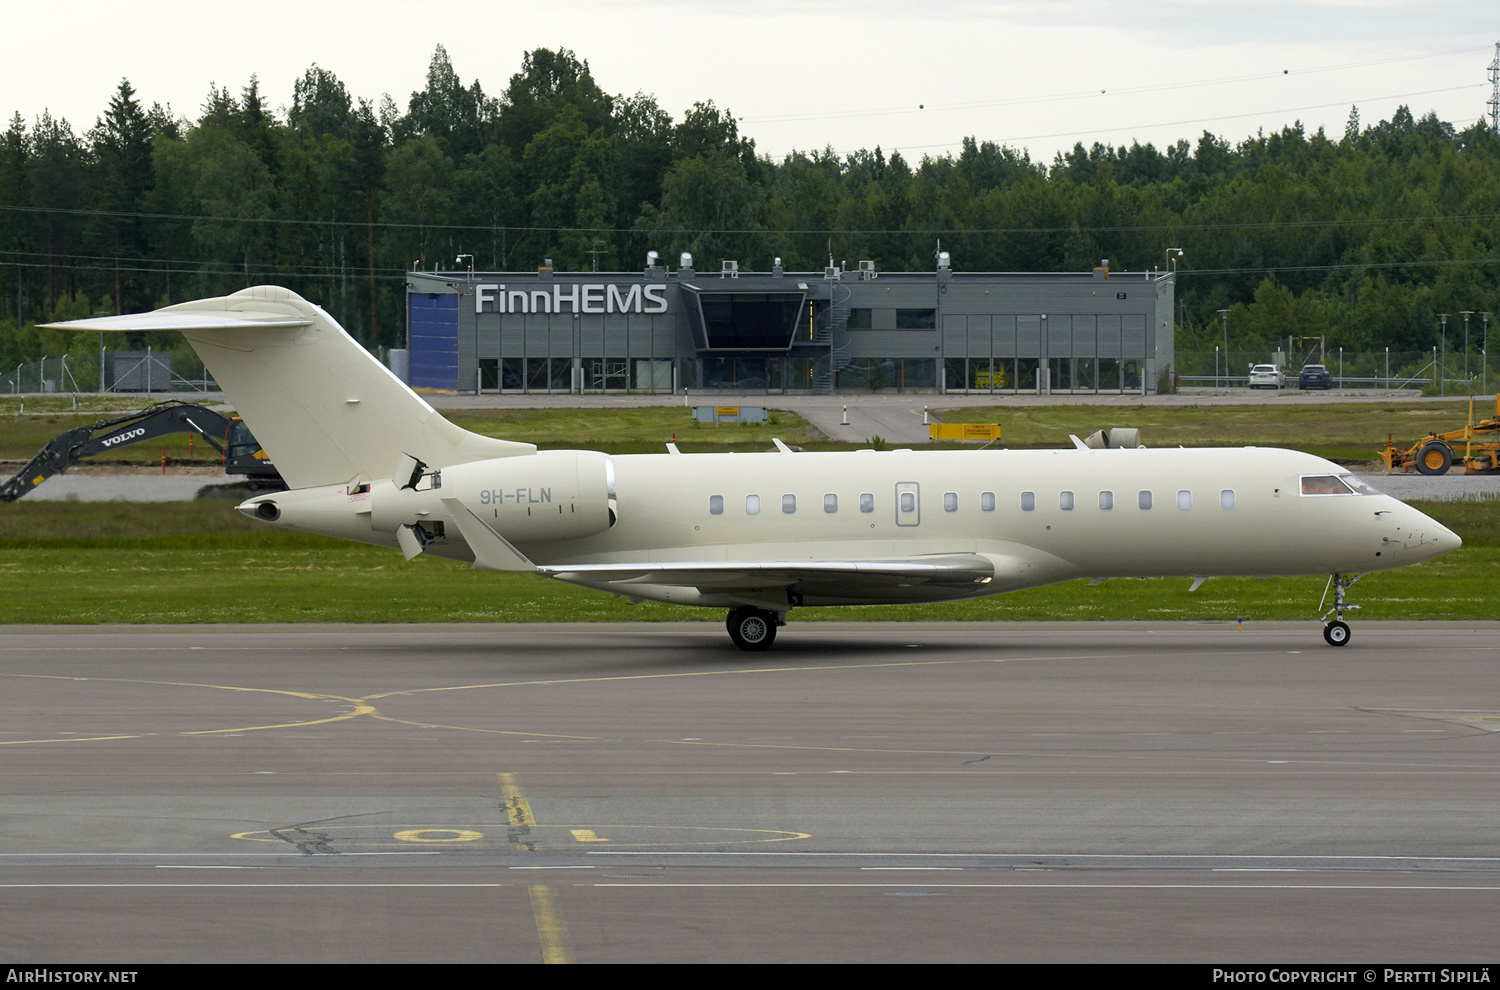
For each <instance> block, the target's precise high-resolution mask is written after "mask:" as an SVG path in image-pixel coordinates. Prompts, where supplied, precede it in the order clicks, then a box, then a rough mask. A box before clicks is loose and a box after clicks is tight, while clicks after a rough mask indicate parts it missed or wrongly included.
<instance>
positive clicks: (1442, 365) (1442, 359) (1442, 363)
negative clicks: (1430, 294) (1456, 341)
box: [1438, 313, 1448, 395]
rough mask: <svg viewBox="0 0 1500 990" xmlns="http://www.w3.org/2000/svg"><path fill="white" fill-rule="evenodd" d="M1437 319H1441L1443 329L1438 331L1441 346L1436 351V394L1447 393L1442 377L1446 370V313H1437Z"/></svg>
mask: <svg viewBox="0 0 1500 990" xmlns="http://www.w3.org/2000/svg"><path fill="white" fill-rule="evenodd" d="M1438 319H1440V320H1442V321H1443V329H1442V330H1441V331H1440V332H1441V333H1442V342H1443V348H1442V350H1441V351H1439V352H1438V353H1439V355H1440V356H1439V358H1438V395H1447V394H1448V393H1447V392H1446V391H1444V389H1445V388H1446V387H1447V383H1446V382H1444V381H1443V378H1444V374H1445V373H1446V372H1447V370H1448V314H1447V313H1439V314H1438Z"/></svg>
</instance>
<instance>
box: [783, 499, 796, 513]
mask: <svg viewBox="0 0 1500 990" xmlns="http://www.w3.org/2000/svg"><path fill="white" fill-rule="evenodd" d="M781 511H782V514H784V515H788V516H789V515H791V514H792V513H794V512H796V511H797V496H795V495H783V496H781Z"/></svg>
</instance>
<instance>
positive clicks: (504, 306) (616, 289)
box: [474, 282, 667, 313]
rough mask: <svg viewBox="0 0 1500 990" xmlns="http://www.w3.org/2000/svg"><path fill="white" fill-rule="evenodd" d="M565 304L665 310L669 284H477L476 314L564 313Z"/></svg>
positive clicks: (580, 308) (577, 308)
mask: <svg viewBox="0 0 1500 990" xmlns="http://www.w3.org/2000/svg"><path fill="white" fill-rule="evenodd" d="M564 305H567V306H570V307H572V311H573V312H574V313H665V312H666V311H667V287H666V286H665V285H632V286H629V287H627V288H622V287H620V286H618V285H613V284H603V283H582V284H574V285H566V286H565V285H554V286H552V288H550V289H508V288H506V287H505V286H504V285H500V284H498V283H493V282H491V283H484V284H481V285H476V286H474V312H475V313H561V312H563V306H564Z"/></svg>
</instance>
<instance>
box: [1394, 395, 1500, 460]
mask: <svg viewBox="0 0 1500 990" xmlns="http://www.w3.org/2000/svg"><path fill="white" fill-rule="evenodd" d="M1380 457H1381V459H1382V460H1384V461H1385V473H1386V474H1390V473H1391V472H1392V471H1395V470H1396V469H1397V468H1400V469H1401V470H1403V471H1410V470H1411V469H1412V468H1413V467H1415V468H1416V469H1417V470H1418V471H1420V472H1421V473H1422V474H1447V473H1448V469H1449V468H1450V467H1452V466H1453V465H1454V463H1460V464H1462V465H1463V466H1464V470H1465V471H1467V472H1468V473H1469V474H1484V473H1494V472H1497V471H1500V395H1496V396H1495V415H1494V416H1493V417H1492V418H1490V419H1482V420H1480V421H1479V422H1477V423H1476V422H1474V400H1473V399H1472V398H1471V399H1470V400H1469V422H1468V425H1467V426H1465V427H1464V428H1463V429H1461V430H1453V431H1452V432H1449V433H1429V434H1427V435H1426V436H1425V437H1423V438H1422V439H1420V440H1418V441H1417V442H1416V443H1414V444H1412V445H1411V446H1410V447H1407V448H1405V449H1402V448H1400V447H1397V446H1396V444H1395V443H1394V442H1393V441H1392V440H1391V438H1390V437H1389V436H1387V437H1386V441H1385V449H1384V450H1382V451H1381V452H1380Z"/></svg>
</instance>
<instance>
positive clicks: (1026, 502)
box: [1021, 492, 1036, 512]
mask: <svg viewBox="0 0 1500 990" xmlns="http://www.w3.org/2000/svg"><path fill="white" fill-rule="evenodd" d="M1035 508H1036V492H1022V493H1021V511H1022V512H1030V511H1032V510H1033V509H1035Z"/></svg>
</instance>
